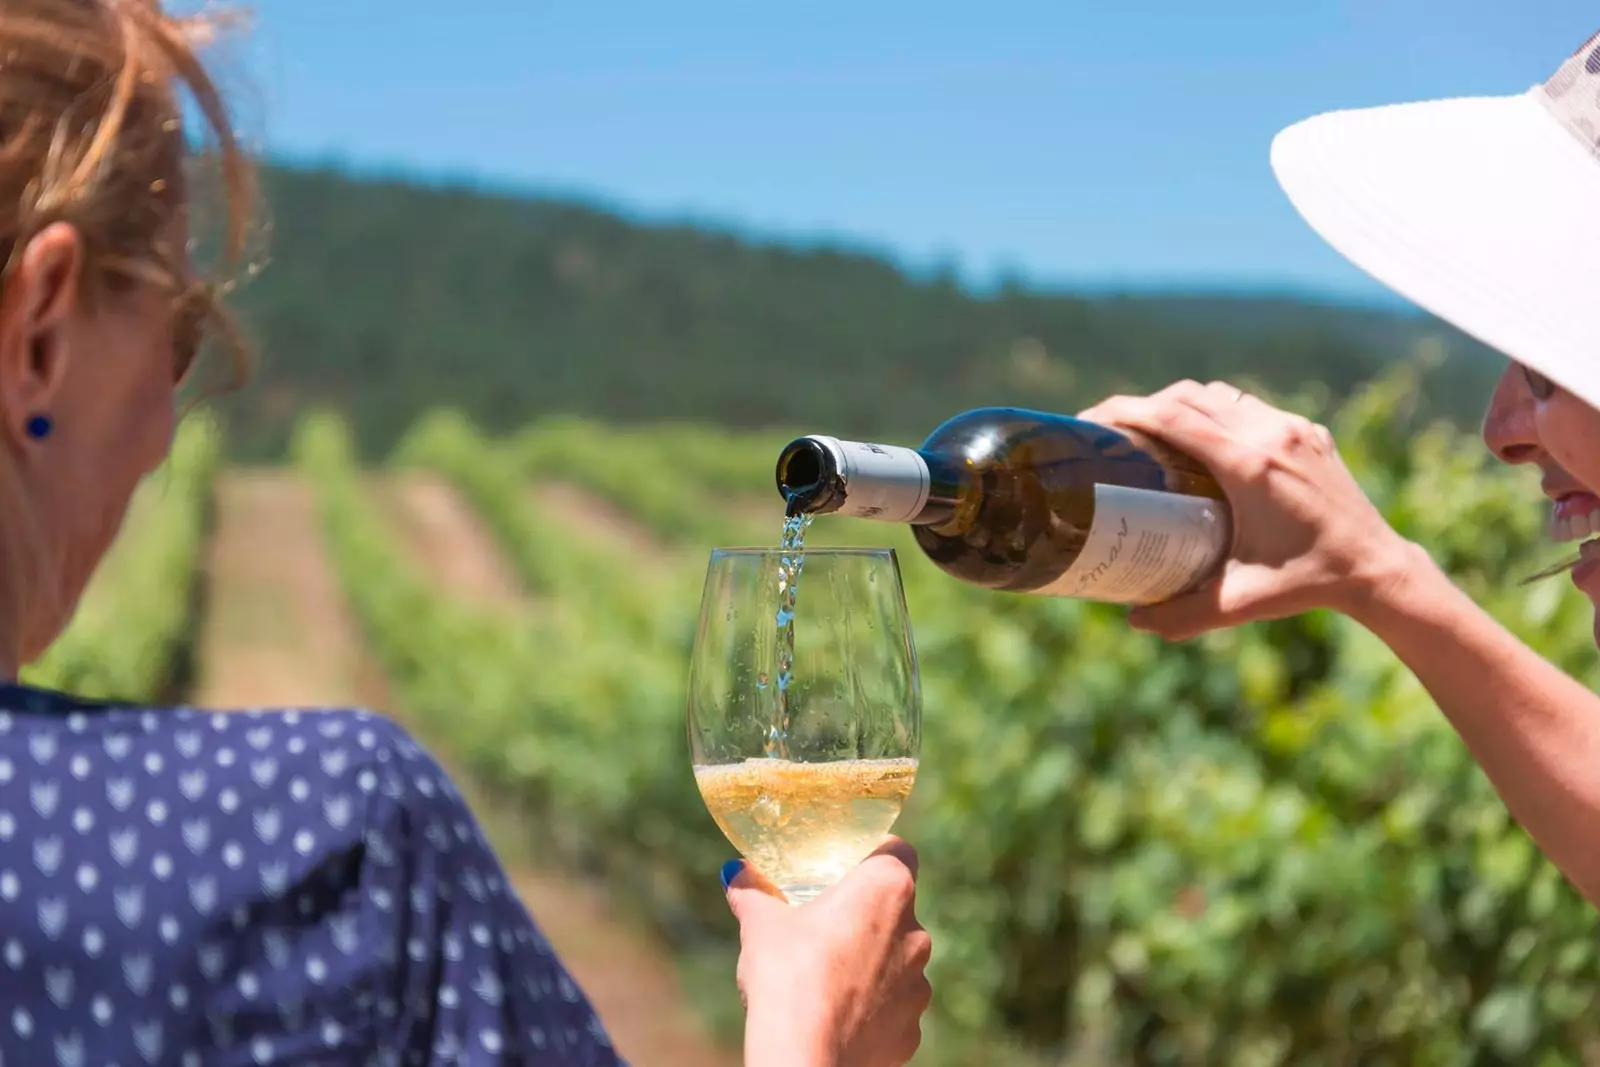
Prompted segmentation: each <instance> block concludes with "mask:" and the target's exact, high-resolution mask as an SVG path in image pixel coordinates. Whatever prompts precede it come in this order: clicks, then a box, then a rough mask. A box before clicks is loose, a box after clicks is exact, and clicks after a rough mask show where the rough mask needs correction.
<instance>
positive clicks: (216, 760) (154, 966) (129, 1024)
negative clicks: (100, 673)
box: [0, 685, 622, 1067]
mask: <svg viewBox="0 0 1600 1067" xmlns="http://www.w3.org/2000/svg"><path fill="white" fill-rule="evenodd" d="M0 1063H4V1064H6V1065H8V1067H9V1065H27V1067H47V1065H49V1064H55V1065H57V1067H168V1065H170V1067H232V1065H235V1064H237V1065H241V1067H242V1065H250V1067H262V1065H267V1064H296V1065H302V1064H319V1065H320V1064H327V1065H334V1064H339V1065H344V1064H351V1065H355V1064H360V1065H369V1064H370V1065H374V1067H377V1065H393V1067H407V1065H421V1067H436V1065H444V1064H455V1065H462V1067H491V1065H493V1067H501V1065H510V1064H519V1065H521V1064H528V1065H541V1067H543V1065H548V1067H619V1065H621V1064H622V1060H621V1059H620V1058H619V1057H618V1055H617V1054H616V1052H615V1051H614V1050H613V1049H612V1048H611V1045H610V1042H609V1041H608V1040H607V1038H606V1035H605V1033H604V1031H603V1030H602V1029H601V1027H600V1024H599V1022H598V1020H597V1019H596V1018H595V1016H594V1013H593V1011H592V1010H591V1009H590V1007H589V1004H588V1002H587V1000H586V999H585V998H584V996H583V994H582V993H581V992H580V991H579V989H578V988H577V986H576V985H575V984H574V983H573V982H572V980H571V979H570V978H569V977H568V976H567V974H566V973H565V971H563V970H562V967H561V965H560V963H559V962H558V961H557V960H556V958H555V955H554V953H553V952H552V950H551V948H550V945H549V943H548V942H547V941H546V940H545V938H544V936H543V935H542V934H541V933H540V932H539V930H538V928H537V927H536V926H535V925H534V923H533V921H532V920H531V919H530V918H529V916H528V913H527V910H526V909H525V908H524V907H523V906H522V904H521V902H520V901H519V900H518V899H517V897H516V895H515V893H514V892H513V891H512V889H511V888H510V887H509V886H508V885H507V884H506V878H505V874H504V872H503V871H502V870H501V867H500V864H499V862H498V861H497V860H496V858H495V856H494V854H493V853H492V852H491V851H490V849H489V846H488V845H487V844H486V843H485V841H484V838H483V835H482V833H481V831H480V830H479V827H478V825H477V822H476V821H475V820H474V818H473V817H472V815H471V813H470V812H469V811H468V809H467V807H466V805H465V804H464V803H463V801H462V799H461V796H460V794H459V793H457V791H456V789H455V787H454V786H453V785H452V784H451V782H450V780H449V778H448V777H447V776H446V775H445V774H444V772H443V771H441V770H440V768H439V766H438V764H437V763H435V762H434V760H433V759H432V758H431V757H429V756H428V755H427V753H425V752H424V751H423V750H422V749H421V748H420V747H418V745H417V744H416V742H415V741H413V740H412V739H411V738H410V737H409V736H408V735H407V734H406V733H405V731H404V730H402V729H401V728H400V727H399V726H397V725H395V724H394V723H393V722H390V721H389V720H387V719H385V718H382V717H381V716H378V715H374V714H371V713H369V712H364V711H354V710H333V711H242V712H227V713H213V712H204V711H197V710H191V709H182V708H178V709H155V708H126V707H115V706H110V705H101V704H97V703H92V702H87V701H79V700H75V699H72V698H69V697H66V696H63V695H61V694H58V693H52V692H48V691H43V690H38V689H31V688H28V687H25V686H16V685H0Z"/></svg>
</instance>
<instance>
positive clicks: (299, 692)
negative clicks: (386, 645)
mask: <svg viewBox="0 0 1600 1067" xmlns="http://www.w3.org/2000/svg"><path fill="white" fill-rule="evenodd" d="M205 566H206V572H207V573H206V583H207V603H206V606H205V611H204V615H203V623H202V627H201V632H200V636H199V642H198V649H197V659H198V666H197V675H196V679H195V694H194V701H195V703H197V704H200V705H202V706H205V707H214V708H247V707H306V706H329V705H335V706H337V705H351V704H359V703H363V701H362V700H361V692H360V690H361V677H360V669H359V653H360V647H361V646H360V641H359V639H358V637H357V631H356V628H355V625H354V623H353V621H352V620H351V618H350V616H349V614H348V612H347V611H346V608H345V603H344V596H343V593H342V591H341V590H340V588H339V582H338V578H337V576H336V575H335V574H334V572H333V569H332V567H331V566H330V565H329V563H328V560H327V557H326V554H325V553H324V551H323V547H322V539H321V537H320V535H319V533H318V521H317V515H316V504H315V501H314V500H313V498H312V494H311V490H310V488H309V487H308V486H306V485H305V484H304V483H303V482H302V481H300V480H299V479H297V478H296V477H295V476H294V474H293V473H292V472H289V471H283V470H249V469H235V470H229V471H225V472H223V473H221V474H220V475H219V476H218V478H217V485H216V527H215V529H214V530H213V532H212V536H211V541H210V544H209V546H208V550H207V556H206V563H205Z"/></svg>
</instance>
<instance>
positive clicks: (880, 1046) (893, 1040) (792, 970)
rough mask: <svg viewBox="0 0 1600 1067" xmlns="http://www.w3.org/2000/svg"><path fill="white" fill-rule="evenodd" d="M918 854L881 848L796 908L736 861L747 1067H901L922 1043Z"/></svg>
mask: <svg viewBox="0 0 1600 1067" xmlns="http://www.w3.org/2000/svg"><path fill="white" fill-rule="evenodd" d="M916 872H917V854H916V852H915V851H914V850H913V849H912V848H911V846H910V845H908V844H906V843H905V842H904V841H901V840H900V839H899V838H894V837H891V838H889V839H887V840H886V841H885V842H884V843H883V844H882V845H881V846H879V848H878V849H877V850H876V851H874V852H873V854H872V855H871V856H869V857H868V858H867V859H866V860H864V861H863V862H862V863H861V864H860V865H858V866H857V867H856V868H854V869H853V870H851V871H850V873H849V874H847V875H845V877H844V878H843V879H842V880H841V881H840V882H839V883H838V884H836V885H834V886H832V887H831V888H829V889H828V890H827V891H825V892H824V893H823V894H822V895H821V896H820V897H818V898H817V899H816V900H815V901H813V902H812V903H810V904H808V905H806V906H805V907H803V908H796V907H791V906H790V905H789V904H788V903H787V902H785V900H784V898H783V896H782V894H781V893H780V892H779V890H778V888H777V886H775V885H773V884H772V883H771V882H770V881H768V880H767V879H765V878H764V877H763V876H762V875H761V874H760V872H758V871H756V870H755V869H754V868H753V867H750V866H749V865H748V864H745V863H743V862H742V861H738V860H735V861H733V862H732V863H730V864H728V867H727V868H726V869H725V870H724V874H723V877H724V881H725V883H727V888H728V904H729V906H730V907H731V908H732V909H733V913H734V915H735V917H736V918H737V919H738V920H739V940H740V948H741V951H740V953H739V990H740V993H741V994H742V995H743V996H744V999H745V1005H746V1007H747V1009H748V1011H749V1017H748V1019H747V1020H746V1025H745V1048H744V1062H745V1064H746V1067H900V1065H902V1064H904V1063H906V1062H907V1061H909V1060H910V1059H911V1057H912V1056H913V1055H915V1054H916V1051H917V1049H918V1047H919V1046H920V1045H921V1043H922V1027H921V1019H922V1015H923V1013H924V1012H925V1011H927V1009H928V1005H929V1003H930V1002H931V1001H932V998H933V990H932V987H930V986H929V984H928V979H927V977H926V975H925V974H924V971H925V969H926V967H927V964H928V960H929V958H930V956H931V954H932V951H933V942H932V939H931V938H929V936H928V933H927V931H925V930H924V929H923V928H922V924H921V923H919V922H918V921H917V917H916Z"/></svg>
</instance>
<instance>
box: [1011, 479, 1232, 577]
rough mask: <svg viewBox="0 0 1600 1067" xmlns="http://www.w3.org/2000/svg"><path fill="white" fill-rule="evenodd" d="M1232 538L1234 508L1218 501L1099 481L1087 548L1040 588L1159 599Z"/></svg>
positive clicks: (1202, 566)
mask: <svg viewBox="0 0 1600 1067" xmlns="http://www.w3.org/2000/svg"><path fill="white" fill-rule="evenodd" d="M1231 540H1232V532H1231V529H1230V526H1229V523H1228V516H1227V513H1226V512H1224V511H1223V510H1222V508H1221V507H1220V506H1219V505H1218V503H1217V502H1216V501H1214V500H1207V499H1204V498H1201V497H1193V496H1185V495H1183V494H1180V493H1163V492H1160V491H1159V490H1154V489H1130V488H1128V487H1126V486H1121V485H1105V484H1101V483H1097V484H1096V485H1095V487H1094V523H1093V525H1092V526H1091V527H1090V529H1089V538H1088V540H1087V541H1086V542H1085V543H1084V546H1083V551H1082V552H1080V553H1078V558H1077V559H1075V560H1073V561H1072V566H1070V567H1068V568H1067V569H1066V571H1065V572H1064V573H1063V574H1062V575H1061V577H1059V578H1057V579H1056V580H1055V581H1053V582H1051V583H1050V584H1049V585H1047V586H1044V587H1043V588H1041V589H1038V590H1036V592H1039V593H1044V594H1046V595H1049V596H1070V597H1085V598H1087V599H1090V600H1102V601H1108V602H1110V603H1114V604H1155V603H1158V602H1160V601H1163V600H1167V599H1169V598H1171V597H1173V596H1176V595H1177V594H1178V593H1181V592H1183V591H1184V590H1185V589H1186V588H1187V587H1188V586H1189V585H1190V584H1192V583H1193V582H1194V581H1195V579H1196V578H1198V577H1199V576H1200V575H1201V574H1202V573H1204V572H1205V571H1207V570H1209V569H1210V568H1211V567H1212V566H1214V565H1215V564H1216V562H1217V561H1218V560H1220V559H1221V558H1222V556H1223V555H1224V554H1225V553H1226V552H1227V551H1228V548H1229V543H1230V542H1231Z"/></svg>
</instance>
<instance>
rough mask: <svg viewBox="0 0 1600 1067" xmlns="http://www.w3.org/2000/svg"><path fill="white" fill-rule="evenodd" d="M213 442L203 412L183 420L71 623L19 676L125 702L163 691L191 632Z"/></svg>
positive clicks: (154, 697)
mask: <svg viewBox="0 0 1600 1067" xmlns="http://www.w3.org/2000/svg"><path fill="white" fill-rule="evenodd" d="M219 444H220V434H219V433H218V428H217V425H216V423H215V422H214V421H212V420H211V419H210V418H208V417H206V416H205V415H203V414H199V413H196V414H191V415H190V416H189V417H188V418H187V419H185V420H184V422H183V424H182V425H181V426H180V428H179V430H178V433H177V437H176V439H175V440H174V442H173V446H172V454H171V455H170V456H169V457H168V459H167V461H166V463H164V464H163V465H162V466H161V468H160V469H159V470H157V471H156V472H155V473H154V474H153V475H151V476H150V478H148V479H146V481H145V482H144V484H143V485H141V486H140V487H139V489H138V491H137V492H136V494H135V495H134V500H133V504H132V506H131V507H130V508H129V514H128V518H127V521H126V522H125V523H124V526H123V532H122V534H121V535H120V536H119V537H118V538H117V540H116V543H115V544H114V546H113V547H112V550H111V551H110V552H109V553H108V554H107V557H106V559H105V561H104V562H103V563H102V564H101V566H100V568H99V570H97V571H96V572H95V575H94V578H93V579H92V580H91V582H90V584H89V588H88V589H87V590H86V591H85V593H84V597H83V600H82V602H81V603H80V604H79V606H78V610H77V613H76V614H75V615H74V616H73V619H72V622H71V623H70V624H69V625H68V627H67V629H66V630H65V631H64V632H63V633H62V635H61V636H60V637H59V638H58V639H57V640H56V642H55V644H53V645H51V646H50V649H49V651H48V652H46V653H45V654H44V655H43V656H42V657H40V658H39V659H38V660H36V661H35V662H33V663H32V664H30V665H28V666H27V667H25V668H23V670H22V680H23V681H24V682H27V683H28V684H31V685H40V686H45V687H48V688H54V689H63V690H68V691H70V692H72V693H75V694H77V695H80V696H86V697H90V698H96V699H115V700H125V701H130V702H155V701H159V700H160V699H161V698H162V697H163V696H164V695H165V694H166V693H167V692H168V691H169V689H170V688H171V687H172V686H173V684H174V683H175V682H176V681H177V680H178V675H179V674H180V673H181V672H182V670H183V668H184V664H185V659H186V655H187V652H188V647H189V644H190V640H191V638H192V630H193V626H194V621H195V617H196V613H195V605H194V600H195V591H196V581H197V572H198V570H199V566H200V559H201V550H202V547H203V543H204V537H205V533H206V527H207V525H208V522H209V518H210V510H211V479H212V476H213V474H215V472H216V466H217V456H218V453H219Z"/></svg>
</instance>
